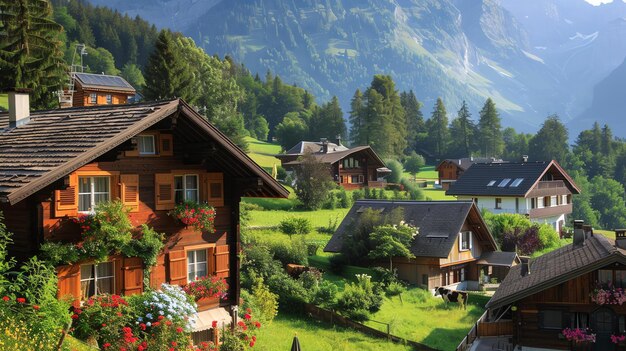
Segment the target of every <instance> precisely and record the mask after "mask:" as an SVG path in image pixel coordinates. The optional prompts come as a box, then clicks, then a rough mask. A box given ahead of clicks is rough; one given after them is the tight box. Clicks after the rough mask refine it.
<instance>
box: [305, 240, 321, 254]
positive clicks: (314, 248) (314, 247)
mask: <svg viewBox="0 0 626 351" xmlns="http://www.w3.org/2000/svg"><path fill="white" fill-rule="evenodd" d="M320 246H321V244H320V243H319V242H308V243H307V244H306V253H307V255H309V256H315V255H317V252H318V251H319V250H320Z"/></svg>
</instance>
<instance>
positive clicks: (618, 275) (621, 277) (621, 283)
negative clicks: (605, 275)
mask: <svg viewBox="0 0 626 351" xmlns="http://www.w3.org/2000/svg"><path fill="white" fill-rule="evenodd" d="M615 287H616V288H622V289H624V288H626V271H618V270H616V271H615Z"/></svg>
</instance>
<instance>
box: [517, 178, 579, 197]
mask: <svg viewBox="0 0 626 351" xmlns="http://www.w3.org/2000/svg"><path fill="white" fill-rule="evenodd" d="M571 193H572V192H571V191H570V190H569V188H568V187H567V186H566V185H565V182H564V181H562V180H546V181H540V182H539V183H537V186H535V187H534V188H533V190H531V191H530V193H529V194H528V196H527V197H543V196H553V195H568V194H571Z"/></svg>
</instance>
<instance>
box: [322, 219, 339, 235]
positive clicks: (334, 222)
mask: <svg viewBox="0 0 626 351" xmlns="http://www.w3.org/2000/svg"><path fill="white" fill-rule="evenodd" d="M338 225H339V215H337V216H335V217H334V218H331V217H329V218H328V225H327V226H325V227H318V228H317V231H318V232H320V233H325V234H334V233H335V230H337V226H338Z"/></svg>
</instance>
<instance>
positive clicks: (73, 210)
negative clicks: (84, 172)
mask: <svg viewBox="0 0 626 351" xmlns="http://www.w3.org/2000/svg"><path fill="white" fill-rule="evenodd" d="M69 179H70V184H69V186H68V187H67V188H66V189H64V190H55V191H54V216H55V217H63V216H76V215H78V175H76V173H72V174H70V175H69Z"/></svg>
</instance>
